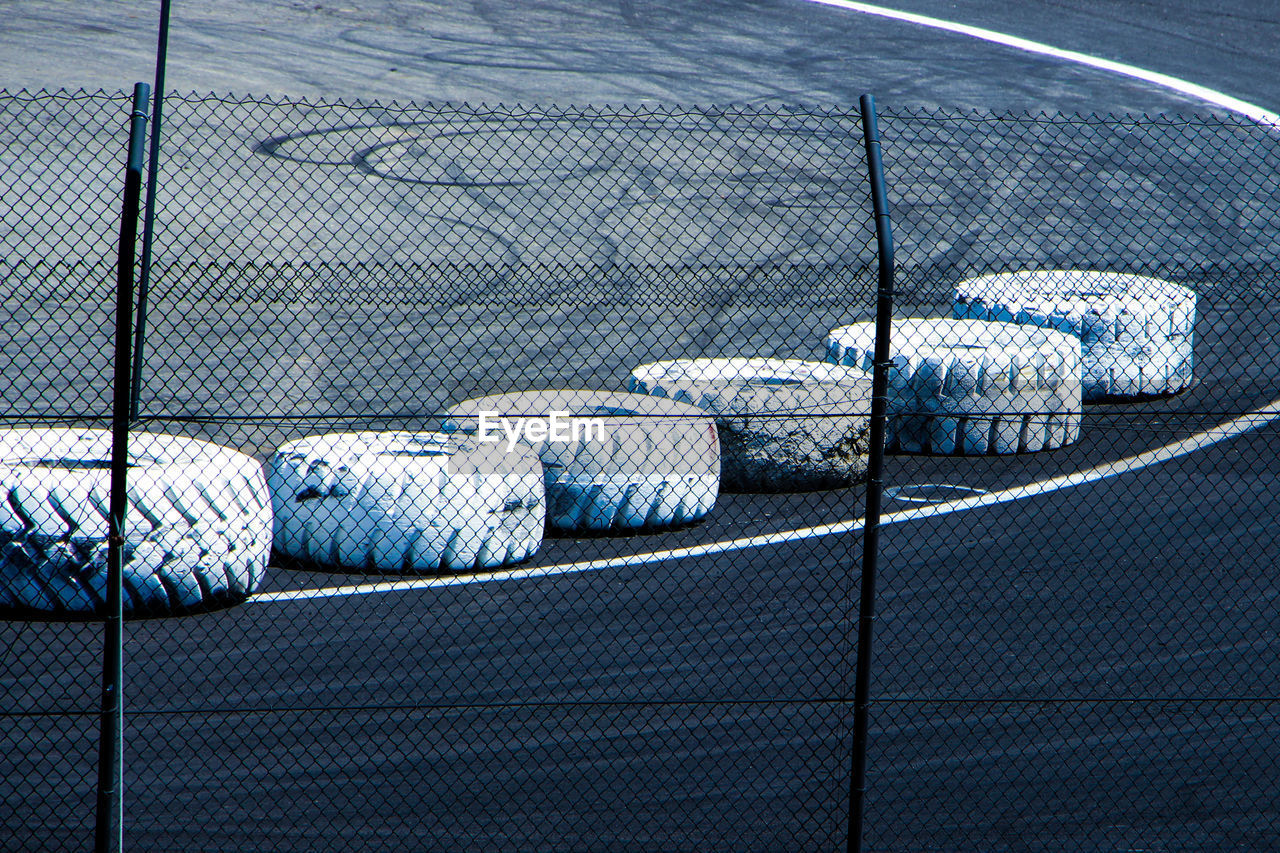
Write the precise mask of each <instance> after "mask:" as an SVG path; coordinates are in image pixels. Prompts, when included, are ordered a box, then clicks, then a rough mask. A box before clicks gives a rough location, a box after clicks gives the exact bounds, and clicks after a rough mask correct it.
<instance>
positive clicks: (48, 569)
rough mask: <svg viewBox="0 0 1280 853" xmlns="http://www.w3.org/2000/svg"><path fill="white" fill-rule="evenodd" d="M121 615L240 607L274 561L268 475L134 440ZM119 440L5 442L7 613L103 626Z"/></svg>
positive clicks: (189, 449) (0, 470)
mask: <svg viewBox="0 0 1280 853" xmlns="http://www.w3.org/2000/svg"><path fill="white" fill-rule="evenodd" d="M128 447H129V469H128V479H127V483H128V486H127V490H126V494H127V508H126V510H125V530H124V539H125V542H124V545H123V548H122V563H123V575H122V579H123V607H124V612H125V615H126V616H162V615H175V614H180V613H185V612H190V611H193V610H203V609H208V608H210V607H218V606H225V605H228V604H234V603H238V602H240V601H243V600H244V599H246V598H247V597H249V596H250V595H252V594H253V593H254V592H255V591H257V588H258V586H259V585H260V583H261V581H262V578H263V576H264V574H265V571H266V566H267V560H268V558H269V556H270V554H271V502H270V499H269V497H268V495H267V488H266V482H265V481H264V479H263V476H262V466H261V465H260V464H259V463H258V462H257V461H256V460H254V459H253V458H252V457H249V456H247V455H245V454H243V453H239V452H237V451H235V450H230V449H228V448H225V447H219V446H218V445H215V444H210V443H209V442H206V441H200V440H198V439H194V438H185V437H181V436H173V435H157V434H154V433H133V434H131V435H130V436H129V444H128ZM110 463H111V433H110V432H109V431H108V430H90V429H36V428H24V429H7V430H0V498H3V499H0V607H3V608H4V609H6V610H7V611H9V612H12V613H15V614H17V615H19V616H21V615H31V614H40V615H50V616H54V617H58V616H62V617H82V616H89V615H95V614H96V615H102V614H104V613H105V608H106V595H107V535H108V517H109V516H108V513H109V504H110V491H111V486H110V483H111V471H110Z"/></svg>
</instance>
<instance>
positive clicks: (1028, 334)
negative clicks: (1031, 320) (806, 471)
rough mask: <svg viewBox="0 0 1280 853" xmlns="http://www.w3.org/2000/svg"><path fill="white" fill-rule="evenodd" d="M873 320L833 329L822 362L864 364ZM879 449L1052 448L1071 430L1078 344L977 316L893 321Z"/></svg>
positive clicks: (868, 364)
mask: <svg viewBox="0 0 1280 853" xmlns="http://www.w3.org/2000/svg"><path fill="white" fill-rule="evenodd" d="M874 353H875V324H874V323H858V324H855V325H852V326H843V327H841V328H838V329H835V330H833V331H832V332H831V334H830V335H829V336H828V337H827V360H828V361H830V362H832V363H834V364H844V365H850V366H853V367H857V368H861V369H863V370H865V371H867V372H868V374H869V373H870V371H871V368H872V359H873V356H874ZM891 357H892V361H893V364H892V366H891V367H890V369H889V418H888V422H887V424H886V430H885V448H886V449H887V450H889V451H896V452H902V453H935V454H955V455H962V456H975V455H984V454H1005V453H1025V452H1030V451H1037V450H1052V449H1054V448H1057V447H1062V446H1063V445H1066V444H1070V443H1071V442H1073V441H1075V440H1076V438H1077V437H1078V436H1079V434H1080V416H1081V410H1082V406H1081V402H1082V401H1081V395H1080V342H1079V339H1078V338H1076V337H1074V336H1072V335H1068V334H1066V333H1064V332H1056V331H1052V330H1049V329H1040V328H1035V327H1031V326H1020V325H1017V324H1014V323H992V322H987V321H985V320H949V319H902V320H894V323H893V338H892V348H891Z"/></svg>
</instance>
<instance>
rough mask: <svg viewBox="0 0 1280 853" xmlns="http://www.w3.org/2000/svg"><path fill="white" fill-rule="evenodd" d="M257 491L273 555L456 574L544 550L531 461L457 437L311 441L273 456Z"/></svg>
mask: <svg viewBox="0 0 1280 853" xmlns="http://www.w3.org/2000/svg"><path fill="white" fill-rule="evenodd" d="M267 485H268V487H269V489H270V491H271V502H272V507H273V509H274V511H275V547H276V550H277V551H279V552H280V553H281V554H284V555H286V556H288V557H292V558H294V559H299V560H306V561H310V562H313V563H318V564H321V565H325V566H332V567H335V568H341V569H348V570H354V571H360V572H387V573H398V574H416V573H426V572H437V571H445V572H466V571H474V570H479V569H491V568H498V567H502V566H508V565H511V564H513V563H518V562H520V561H521V560H525V559H528V558H529V557H531V556H532V555H533V554H534V553H536V552H537V550H538V548H539V547H540V546H541V545H542V530H543V525H544V519H545V516H546V500H545V497H544V493H543V487H542V468H541V466H540V465H539V463H538V457H537V456H536V455H535V454H533V453H532V452H528V451H526V452H523V453H510V454H508V453H503V452H502V451H501V448H500V447H497V448H495V447H494V446H493V445H480V444H477V443H476V442H474V441H470V440H468V439H466V438H465V437H463V436H450V435H444V434H441V433H431V432H418V433H414V432H386V433H377V432H359V433H335V434H331V435H319V436H311V437H309V438H304V439H301V440H300V441H294V442H291V443H289V444H286V445H284V446H283V447H281V448H280V449H278V450H277V451H276V452H275V453H274V454H273V455H272V457H271V459H270V460H269V462H268V463H267Z"/></svg>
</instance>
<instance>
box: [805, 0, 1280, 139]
mask: <svg viewBox="0 0 1280 853" xmlns="http://www.w3.org/2000/svg"><path fill="white" fill-rule="evenodd" d="M808 2H810V3H818V4H820V5H822V6H833V7H835V8H837V9H846V10H848V11H850V12H859V13H861V14H863V15H874V16H876V17H877V18H887V19H889V20H892V21H902V22H903V23H907V24H915V25H917V26H921V27H928V28H930V29H934V30H943V31H945V32H949V33H956V34H958V35H963V36H969V37H970V38H975V39H979V40H981V41H986V42H991V43H993V44H999V45H1004V46H1005V47H1012V48H1015V49H1017V50H1022V51H1026V52H1027V53H1035V54H1039V55H1040V56H1048V57H1052V58H1054V59H1061V60H1063V61H1065V62H1073V63H1075V64H1077V65H1084V66H1087V67H1089V68H1097V69H1098V70H1100V71H1108V72H1111V73H1112V74H1119V75H1121V76H1123V77H1132V78H1134V79H1135V80H1143V81H1145V82H1147V83H1154V84H1155V85H1157V86H1162V87H1164V88H1166V89H1171V90H1173V91H1175V92H1178V93H1180V94H1183V95H1188V96H1190V97H1192V98H1199V99H1200V100H1202V101H1205V102H1207V103H1210V104H1214V105H1216V106H1219V107H1224V108H1226V109H1228V110H1231V111H1233V112H1237V113H1239V114H1241V115H1243V116H1247V117H1248V118H1251V119H1253V120H1254V121H1256V122H1259V123H1261V124H1268V125H1275V126H1280V113H1274V112H1271V111H1270V110H1266V109H1263V108H1262V107H1260V106H1258V105H1257V104H1251V103H1249V102H1248V101H1242V100H1240V99H1239V98H1233V97H1231V96H1230V95H1227V94H1225V93H1223V92H1219V91H1217V90H1216V89H1210V88H1208V87H1207V86H1200V85H1198V84H1196V83H1192V82H1190V81H1189V80H1183V79H1182V78H1180V77H1173V76H1171V75H1169V74H1161V73H1159V72H1157V71H1148V70H1147V69H1145V68H1139V67H1138V66H1136V65H1129V64H1128V63H1125V62H1115V61H1113V60H1110V59H1102V58H1101V57H1098V56H1090V55H1089V54H1087V53H1080V52H1078V51H1074V50H1063V49H1062V48H1060V47H1054V46H1052V45H1048V44H1044V43H1043V42H1038V41H1031V40H1030V39H1024V38H1019V37H1018V36H1011V35H1009V34H1008V33H1001V32H997V31H995V30H988V29H984V28H983V27H972V26H969V25H968V24H961V23H957V22H956V21H947V20H943V19H942V18H933V17H930V16H928V15H917V14H915V13H914V12H903V11H900V10H898V9H888V8H886V7H884V6H876V5H873V4H871V3H856V2H854V1H853V0H808Z"/></svg>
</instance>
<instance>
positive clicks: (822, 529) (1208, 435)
mask: <svg viewBox="0 0 1280 853" xmlns="http://www.w3.org/2000/svg"><path fill="white" fill-rule="evenodd" d="M1277 419H1280V400H1275V401H1273V402H1271V403H1268V404H1267V405H1266V406H1263V407H1262V408H1260V409H1255V410H1254V411H1252V412H1250V413H1248V414H1247V415H1242V416H1241V417H1238V418H1236V419H1235V420H1232V421H1228V422H1227V423H1225V424H1220V425H1219V426H1216V427H1214V428H1213V429H1210V430H1206V431H1205V432H1201V433H1197V434H1196V435H1193V436H1191V437H1190V438H1185V439H1183V440H1182V441H1176V442H1174V443H1173V444H1167V445H1165V446H1164V447H1158V448H1156V449H1154V450H1148V451H1147V452H1146V453H1140V454H1138V455H1137V456H1131V457H1129V458H1128V459H1118V460H1116V461H1114V462H1104V463H1103V464H1101V465H1098V466H1095V467H1093V468H1090V469H1088V470H1086V471H1078V472H1076V473H1074V474H1064V475H1062V476H1061V477H1054V478H1053V479H1051V480H1041V481H1039V482H1035V483H1027V484H1026V485H1022V486H1014V487H1012V488H1009V489H1005V490H1003V491H999V492H988V493H986V494H981V495H976V496H974V497H971V498H962V499H960V500H954V501H947V502H946V503H939V504H933V505H931V506H925V507H916V508H914V509H906V510H902V511H901V512H895V513H890V514H889V515H886V516H884V517H883V518H881V519H880V524H881V526H886V525H890V524H902V523H904V522H908V521H919V520H921V519H926V518H935V517H937V516H940V515H949V514H951V513H953V512H963V511H964V510H969V509H977V508H979V507H986V506H996V505H997V504H1003V503H1009V502H1011V501H1017V500H1022V499H1024V498H1030V497H1035V496H1037V495H1044V494H1048V493H1050V492H1056V491H1059V490H1061V489H1070V488H1074V487H1076V486H1083V485H1085V484H1088V483H1096V482H1098V481H1100V480H1106V479H1110V478H1111V477H1118V476H1120V475H1121V474H1127V473H1129V472H1130V471H1137V470H1140V469H1142V468H1149V467H1150V466H1152V465H1158V464H1160V463H1162V462H1168V461H1170V460H1173V459H1177V458H1179V457H1182V456H1187V455H1189V454H1192V453H1195V452H1197V451H1200V450H1204V449H1205V448H1207V447H1212V446H1213V445H1215V444H1218V443H1220V442H1223V441H1226V440H1228V439H1232V438H1236V437H1237V436H1241V435H1244V434H1245V433H1247V432H1251V431H1253V430H1255V429H1260V428H1261V427H1264V426H1266V425H1267V424H1269V423H1272V422H1273V421H1275V420H1277ZM862 526H863V522H862V519H854V520H851V521H842V522H840V523H838V524H823V525H818V526H816V527H802V528H800V529H799V530H785V531H781V532H778V533H767V534H764V535H761V536H748V537H744V538H742V539H731V540H729V541H727V542H711V543H708V544H706V545H697V546H694V547H692V548H675V549H672V550H669V551H651V552H649V553H646V554H633V555H631V556H628V557H615V558H613V559H610V560H586V561H584V562H580V563H562V564H559V565H551V566H534V567H531V568H527V569H508V570H507V571H501V572H491V573H486V574H482V575H454V576H450V577H433V578H416V579H413V580H396V581H386V582H383V583H368V584H359V585H356V586H339V587H325V588H321V589H298V590H285V591H283V592H269V593H263V594H262V595H258V596H255V597H253V598H251V599H249V601H248V602H246V603H253V602H273V601H298V600H302V599H313V598H332V597H335V596H345V595H369V594H370V593H378V592H401V591H407V590H417V589H440V588H443V587H448V586H461V585H463V584H472V583H487V582H489V581H503V580H523V579H527V578H545V577H551V576H553V575H563V574H569V573H572V572H592V571H599V570H601V569H620V568H626V567H628V566H644V565H648V564H651V563H663V562H667V561H668V560H683V559H687V558H689V557H705V556H710V555H712V554H723V553H726V552H729V551H741V550H745V549H747V548H760V547H763V546H767V545H785V544H788V543H791V542H799V541H801V540H804V539H816V538H819V537H822V536H836V535H840V534H843V533H853V532H856V531H859V530H861V529H862Z"/></svg>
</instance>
